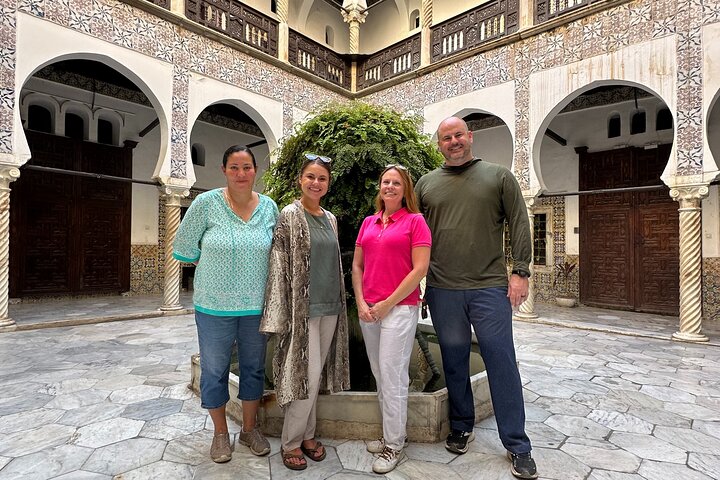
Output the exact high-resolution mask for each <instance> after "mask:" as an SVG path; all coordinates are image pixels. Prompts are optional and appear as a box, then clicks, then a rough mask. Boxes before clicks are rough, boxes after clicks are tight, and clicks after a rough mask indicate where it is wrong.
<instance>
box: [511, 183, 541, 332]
mask: <svg viewBox="0 0 720 480" xmlns="http://www.w3.org/2000/svg"><path fill="white" fill-rule="evenodd" d="M534 205H535V197H529V198H528V197H525V206H526V207H527V212H528V220H529V221H530V243H531V245H532V249H533V250H534V249H535V226H534V222H535V214H534V213H533V206H534ZM534 258H535V255H534V252H533V254H532V255H531V256H530V272H533V270H534V269H533V263H532V260H533V259H534ZM528 280H529V282H528V296H527V298H526V299H525V301H524V302H523V303H521V304H520V306H519V307H518V311H517V313H515V316H516V317H518V318H537V317H538V316H537V313H535V275H530V278H529V279H528Z"/></svg>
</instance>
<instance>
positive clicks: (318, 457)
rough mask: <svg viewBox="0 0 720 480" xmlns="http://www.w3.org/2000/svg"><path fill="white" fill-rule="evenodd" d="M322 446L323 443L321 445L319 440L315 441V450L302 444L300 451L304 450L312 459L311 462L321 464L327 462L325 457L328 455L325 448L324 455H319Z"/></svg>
mask: <svg viewBox="0 0 720 480" xmlns="http://www.w3.org/2000/svg"><path fill="white" fill-rule="evenodd" d="M322 446H323V444H322V443H320V442H319V441H318V440H315V448H307V447H306V446H305V445H303V444H302V443H301V444H300V450H302V452H303V453H304V454H305V455H307V456H308V457H310V460H312V461H313V462H321V461H323V460H325V456H326V455H327V450H325V448H323V450H322V453H318V450H320V448H322Z"/></svg>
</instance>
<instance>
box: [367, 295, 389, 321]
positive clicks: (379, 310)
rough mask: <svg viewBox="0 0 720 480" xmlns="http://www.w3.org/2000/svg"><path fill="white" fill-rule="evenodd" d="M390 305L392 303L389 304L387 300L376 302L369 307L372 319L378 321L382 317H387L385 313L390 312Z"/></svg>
mask: <svg viewBox="0 0 720 480" xmlns="http://www.w3.org/2000/svg"><path fill="white" fill-rule="evenodd" d="M392 307H393V306H392V304H390V303H389V302H388V301H387V300H383V301H381V302H378V303H376V304H375V305H373V306H372V307H370V314H371V315H372V318H373V321H375V322H379V321H380V320H382V319H383V318H385V317H387V314H388V313H390V309H391V308H392Z"/></svg>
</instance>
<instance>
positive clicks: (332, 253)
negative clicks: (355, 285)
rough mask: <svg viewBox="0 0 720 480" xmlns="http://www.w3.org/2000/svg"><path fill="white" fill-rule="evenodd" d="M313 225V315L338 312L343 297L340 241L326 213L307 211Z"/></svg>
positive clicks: (311, 258) (311, 276) (311, 273)
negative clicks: (317, 213)
mask: <svg viewBox="0 0 720 480" xmlns="http://www.w3.org/2000/svg"><path fill="white" fill-rule="evenodd" d="M305 219H306V220H307V222H308V227H310V318H313V317H321V316H324V315H338V314H339V313H340V310H341V309H342V302H341V301H340V282H342V281H343V279H342V278H340V265H339V263H338V262H339V260H338V254H337V251H338V241H337V237H336V236H335V231H334V230H333V228H332V225H330V221H329V220H328V218H327V217H326V216H325V214H322V215H318V216H315V215H312V214H310V213H308V212H307V211H306V212H305Z"/></svg>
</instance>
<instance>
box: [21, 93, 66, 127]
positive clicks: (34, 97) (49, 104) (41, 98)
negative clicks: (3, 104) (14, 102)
mask: <svg viewBox="0 0 720 480" xmlns="http://www.w3.org/2000/svg"><path fill="white" fill-rule="evenodd" d="M32 105H39V106H42V107H45V108H47V109H48V110H49V111H50V118H51V122H52V123H51V125H52V132H50V133H53V134H55V133H56V132H57V130H56V126H57V119H58V118H59V117H60V102H58V101H57V99H55V98H54V97H51V96H50V95H45V94H43V93H37V92H30V93H27V94H25V95H24V96H23V97H22V100H21V101H20V116H21V121H22V119H25V120H27V119H28V110H29V109H30V107H31V106H32Z"/></svg>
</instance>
